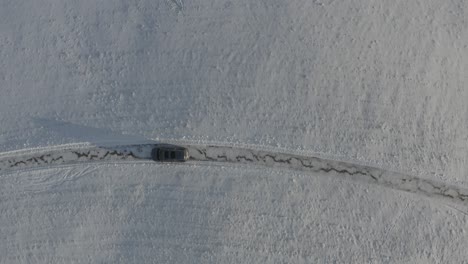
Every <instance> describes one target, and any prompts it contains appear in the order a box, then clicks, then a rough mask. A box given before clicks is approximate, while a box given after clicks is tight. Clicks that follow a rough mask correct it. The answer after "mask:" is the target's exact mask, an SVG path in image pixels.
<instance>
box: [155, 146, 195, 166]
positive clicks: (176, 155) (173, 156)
mask: <svg viewBox="0 0 468 264" xmlns="http://www.w3.org/2000/svg"><path fill="white" fill-rule="evenodd" d="M151 158H152V159H153V160H155V161H167V162H173V161H176V162H177V161H178V162H182V161H186V160H188V158H189V154H188V150H187V149H186V148H183V147H179V146H171V145H167V146H157V147H155V148H154V149H153V150H152V151H151Z"/></svg>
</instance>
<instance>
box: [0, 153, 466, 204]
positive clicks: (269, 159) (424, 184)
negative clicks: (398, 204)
mask: <svg viewBox="0 0 468 264" xmlns="http://www.w3.org/2000/svg"><path fill="white" fill-rule="evenodd" d="M157 145H158V144H139V145H122V146H113V147H111V146H105V147H104V146H86V145H76V147H74V146H73V145H65V146H63V147H60V146H58V147H53V148H50V149H41V150H35V151H32V152H30V153H28V154H25V152H21V151H18V152H15V153H16V154H17V155H12V154H13V153H10V154H9V155H2V154H0V172H2V173H5V172H9V171H14V170H18V169H20V170H22V169H31V168H36V167H47V166H58V165H69V164H76V163H89V162H109V161H111V162H112V161H115V162H119V161H129V160H134V161H137V160H140V161H144V160H150V159H151V150H152V149H153V148H154V147H156V146H157ZM183 147H186V148H187V149H188V150H189V154H190V160H189V162H190V163H192V162H216V163H218V162H223V163H230V164H250V165H256V166H266V167H271V168H278V169H290V170H296V171H302V172H312V173H317V174H325V175H332V176H339V177H343V178H344V179H348V180H353V181H359V182H362V183H369V184H377V185H380V186H385V187H388V188H391V189H395V190H400V191H405V192H410V193H415V194H418V195H423V196H426V197H430V198H436V199H442V200H444V201H447V202H451V203H456V204H461V205H464V206H468V190H466V189H463V188H460V187H457V186H453V185H447V184H445V183H442V182H438V181H434V180H431V179H423V178H418V177H414V176H411V175H407V174H403V173H398V172H392V171H388V170H383V169H379V168H375V167H371V166H365V165H359V164H353V163H349V162H343V161H335V160H331V159H323V158H318V157H312V156H304V155H296V154H288V153H279V152H274V151H269V150H255V149H252V148H241V147H236V146H234V147H229V146H218V145H183ZM71 175H72V174H71ZM65 180H66V179H65Z"/></svg>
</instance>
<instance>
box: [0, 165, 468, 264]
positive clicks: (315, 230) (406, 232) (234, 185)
mask: <svg viewBox="0 0 468 264" xmlns="http://www.w3.org/2000/svg"><path fill="white" fill-rule="evenodd" d="M0 200H1V201H2V211H1V212H2V213H1V214H0V222H1V223H2V225H1V226H0V230H1V232H2V236H0V245H1V247H0V261H1V262H3V263H14V262H22V263H102V262H105V263H450V262H451V263H462V262H463V261H464V260H466V250H465V248H466V247H467V246H468V240H467V239H466V233H465V229H464V226H466V221H467V219H468V217H467V216H465V215H464V214H460V213H458V212H457V211H455V210H452V209H451V208H449V207H446V206H443V205H442V204H438V203H432V202H430V201H428V200H427V199H421V198H419V197H417V196H414V195H412V194H406V193H398V192H394V191H391V190H389V189H386V188H381V187H379V186H366V185H362V184H356V183H354V182H352V181H346V180H342V179H333V178H332V179H330V178H326V177H316V176H314V175H307V174H302V173H291V172H287V171H282V170H277V169H265V168H248V167H242V168H239V167H238V166H212V165H210V166H203V165H202V166H198V165H182V166H174V165H158V164H155V163H148V164H137V165H135V164H131V163H129V164H112V163H111V164H94V165H79V166H71V167H62V168H46V169H40V170H34V171H26V172H20V173H14V174H6V175H3V176H2V177H1V178H0Z"/></svg>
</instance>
